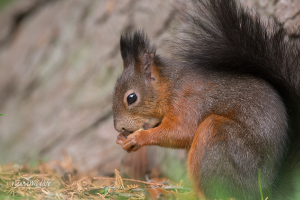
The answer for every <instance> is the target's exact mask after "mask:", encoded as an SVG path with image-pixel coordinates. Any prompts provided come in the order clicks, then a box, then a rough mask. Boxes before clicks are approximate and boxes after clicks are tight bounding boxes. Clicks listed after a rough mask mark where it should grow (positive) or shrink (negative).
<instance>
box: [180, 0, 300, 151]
mask: <svg viewBox="0 0 300 200" xmlns="http://www.w3.org/2000/svg"><path fill="white" fill-rule="evenodd" d="M191 7H192V9H191V11H190V12H188V13H187V14H184V16H183V20H184V24H185V25H186V28H184V30H183V34H182V36H181V37H180V38H179V40H178V41H179V43H178V44H177V45H176V49H177V50H176V56H177V57H179V58H180V60H181V61H183V62H186V63H188V65H192V67H194V68H200V69H202V70H212V71H226V72H229V73H240V74H250V75H253V76H256V77H261V78H263V79H265V80H266V81H268V82H269V83H270V84H272V85H273V86H274V87H275V88H276V89H277V90H278V91H279V93H280V94H281V96H282V98H283V100H284V102H285V104H286V107H287V110H288V114H289V118H290V125H291V126H290V127H291V134H292V136H291V137H292V138H295V139H296V138H297V139H298V141H297V142H296V143H297V144H296V143H295V145H296V146H297V145H298V146H299V148H297V149H300V140H299V139H300V137H299V136H300V44H299V43H297V42H295V41H291V40H289V39H288V38H287V37H286V36H285V30H284V29H283V28H282V26H281V25H280V23H279V22H277V21H276V20H272V21H271V20H269V21H268V22H262V20H261V19H260V18H259V16H258V15H257V14H255V13H252V12H250V11H249V10H247V9H245V8H243V7H241V6H240V5H239V3H236V1H235V0H210V1H209V0H198V1H195V2H194V3H193V6H191ZM188 10H189V9H188Z"/></svg>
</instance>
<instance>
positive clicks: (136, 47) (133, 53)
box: [120, 30, 155, 67]
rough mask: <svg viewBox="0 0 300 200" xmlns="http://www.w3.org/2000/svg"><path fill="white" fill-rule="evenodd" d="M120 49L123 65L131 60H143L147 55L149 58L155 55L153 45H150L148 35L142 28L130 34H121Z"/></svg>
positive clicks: (131, 61)
mask: <svg viewBox="0 0 300 200" xmlns="http://www.w3.org/2000/svg"><path fill="white" fill-rule="evenodd" d="M120 50H121V56H122V59H123V61H124V66H125V67H126V66H127V65H128V64H130V63H133V62H135V63H139V62H141V61H142V62H144V58H146V57H147V58H149V55H151V56H150V58H154V56H155V46H153V45H150V42H149V38H148V36H147V35H146V34H145V32H144V31H142V30H136V31H134V32H133V33H132V34H128V33H127V34H122V35H121V38H120ZM141 64H142V63H141Z"/></svg>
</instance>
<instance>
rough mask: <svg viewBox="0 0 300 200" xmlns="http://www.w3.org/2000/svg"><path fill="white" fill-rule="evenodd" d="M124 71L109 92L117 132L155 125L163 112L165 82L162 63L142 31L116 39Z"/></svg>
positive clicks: (159, 120) (132, 130) (148, 127)
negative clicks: (118, 43) (110, 92)
mask: <svg viewBox="0 0 300 200" xmlns="http://www.w3.org/2000/svg"><path fill="white" fill-rule="evenodd" d="M120 48H121V55H122V59H123V63H124V70H123V73H122V74H121V76H120V77H119V78H118V80H117V83H116V86H115V90H114V95H113V116H114V125H115V129H116V130H117V131H118V132H122V131H129V132H134V131H136V130H138V129H140V128H143V129H150V128H153V127H155V126H157V125H158V124H159V123H160V122H161V120H162V117H163V115H164V112H165V111H164V104H165V101H166V98H165V92H166V90H167V88H166V87H167V85H166V84H165V83H166V81H165V77H164V76H163V72H162V63H161V61H160V59H159V57H158V56H157V55H156V54H155V47H154V46H151V45H150V43H149V40H148V37H147V36H146V35H145V33H144V32H142V31H135V32H134V33H133V34H131V35H129V34H126V35H122V36H121V39H120Z"/></svg>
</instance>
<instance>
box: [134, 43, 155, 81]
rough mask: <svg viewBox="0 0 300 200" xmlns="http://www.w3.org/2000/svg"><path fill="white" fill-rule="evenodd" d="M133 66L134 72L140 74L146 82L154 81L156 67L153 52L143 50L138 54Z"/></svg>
mask: <svg viewBox="0 0 300 200" xmlns="http://www.w3.org/2000/svg"><path fill="white" fill-rule="evenodd" d="M139 54H140V55H139V56H138V57H137V59H136V61H135V65H134V71H135V72H137V73H140V74H142V75H143V76H144V77H145V79H146V80H152V81H153V80H156V77H155V75H154V73H153V71H154V70H155V67H156V65H155V64H154V59H156V58H155V52H150V51H149V50H148V49H144V50H143V51H140V52H139Z"/></svg>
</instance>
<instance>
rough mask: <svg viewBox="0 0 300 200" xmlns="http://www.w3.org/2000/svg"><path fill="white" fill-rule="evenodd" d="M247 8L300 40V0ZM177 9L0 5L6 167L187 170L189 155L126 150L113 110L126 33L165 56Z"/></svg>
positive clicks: (92, 2)
mask: <svg viewBox="0 0 300 200" xmlns="http://www.w3.org/2000/svg"><path fill="white" fill-rule="evenodd" d="M242 3H244V4H247V5H248V6H251V7H256V8H257V9H258V11H259V12H260V13H261V14H262V15H263V16H266V17H272V16H278V17H279V18H280V19H281V21H282V22H283V26H285V27H286V28H287V32H286V34H287V37H290V39H299V37H300V28H299V27H300V2H299V0H294V1H293V0H242ZM178 5H179V4H178V2H177V0H168V1H161V0H151V1H146V0H0V113H5V114H7V115H6V116H0V164H5V163H8V162H13V163H20V164H21V163H24V162H36V161H38V160H43V161H46V162H47V161H50V160H53V159H58V160H59V159H62V158H63V156H64V155H68V156H70V157H71V158H72V159H73V161H74V162H75V163H77V165H78V166H80V168H82V169H85V170H96V172H97V174H100V175H111V174H113V173H114V169H119V170H121V172H122V173H123V174H126V176H128V177H134V178H139V177H143V176H144V174H145V173H149V172H151V171H152V172H153V168H154V169H155V170H156V171H157V173H162V174H163V175H165V176H171V173H174V170H175V171H176V170H177V166H181V167H183V169H185V154H186V152H185V151H183V150H171V149H164V148H160V147H147V148H146V147H144V148H142V149H141V150H140V151H138V152H136V153H131V154H127V153H126V152H125V151H124V150H123V149H122V148H121V146H119V145H117V144H116V143H115V141H116V137H117V135H118V133H117V132H116V131H115V130H114V127H113V120H112V111H111V103H112V102H111V101H112V92H113V88H114V84H115V81H116V79H117V77H118V76H119V75H120V74H121V73H122V60H121V56H120V53H119V38H120V34H121V33H122V32H123V31H131V30H134V29H137V28H142V29H144V30H145V31H146V32H147V33H148V35H149V37H150V38H151V41H152V42H153V43H155V44H156V45H157V51H158V53H159V54H162V55H165V56H168V52H167V51H166V49H165V48H164V47H165V45H166V43H165V39H168V38H170V36H171V34H176V29H177V28H179V27H180V22H176V21H175V19H176V14H177V11H176V10H180V9H183V8H182V7H179V6H178ZM170 29H172V30H173V31H172V32H170V31H169V30H170ZM174 30H175V31H174ZM171 163H172V164H171ZM174 163H175V164H174ZM171 169H173V171H172V170H171ZM177 171H178V170H177ZM184 171H185V170H183V172H182V170H181V171H179V172H178V173H184Z"/></svg>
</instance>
